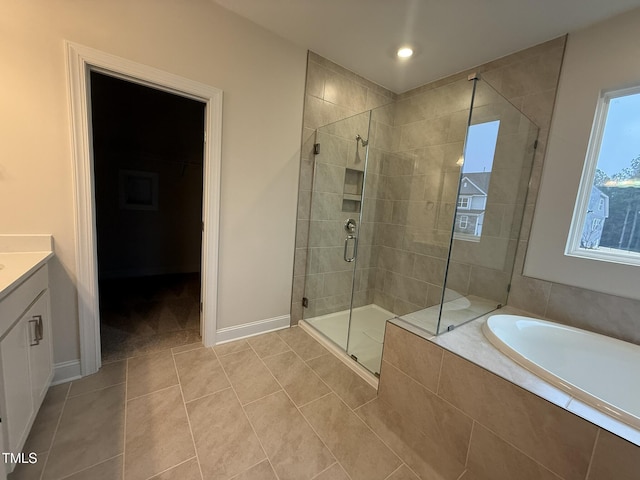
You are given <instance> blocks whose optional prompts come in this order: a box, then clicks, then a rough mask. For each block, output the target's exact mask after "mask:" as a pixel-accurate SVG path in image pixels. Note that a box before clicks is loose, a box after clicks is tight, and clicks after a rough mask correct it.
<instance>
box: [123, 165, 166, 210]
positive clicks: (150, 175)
mask: <svg viewBox="0 0 640 480" xmlns="http://www.w3.org/2000/svg"><path fill="white" fill-rule="evenodd" d="M119 184H120V185H119V187H120V188H119V190H120V195H119V196H120V208H121V209H123V210H158V173H157V172H140V171H134V170H120V172H119Z"/></svg>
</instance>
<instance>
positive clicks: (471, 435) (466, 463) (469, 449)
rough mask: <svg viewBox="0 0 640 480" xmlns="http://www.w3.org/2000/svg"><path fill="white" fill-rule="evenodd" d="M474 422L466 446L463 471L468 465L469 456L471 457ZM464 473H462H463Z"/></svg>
mask: <svg viewBox="0 0 640 480" xmlns="http://www.w3.org/2000/svg"><path fill="white" fill-rule="evenodd" d="M476 423H477V422H476V421H475V419H473V423H472V424H471V433H470V434H469V443H468V444H467V454H466V455H465V457H464V469H465V471H466V470H467V468H468V465H469V456H470V455H471V440H472V439H473V430H474V429H475V428H476ZM463 473H464V472H463Z"/></svg>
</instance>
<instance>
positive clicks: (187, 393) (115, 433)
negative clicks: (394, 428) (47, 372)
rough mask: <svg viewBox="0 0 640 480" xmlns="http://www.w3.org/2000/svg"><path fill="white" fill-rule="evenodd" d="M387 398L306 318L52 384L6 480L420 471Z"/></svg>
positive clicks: (397, 475) (373, 477)
mask: <svg viewBox="0 0 640 480" xmlns="http://www.w3.org/2000/svg"><path fill="white" fill-rule="evenodd" d="M379 402H380V401H379V400H378V399H377V396H376V391H375V389H374V388H372V387H371V386H370V385H369V384H367V383H366V382H365V381H364V380H363V379H362V378H360V377H359V376H358V375H356V374H355V373H354V372H353V371H352V370H350V369H349V368H348V367H347V366H345V365H344V364H343V363H342V362H341V361H340V360H338V359H337V358H336V357H335V356H333V354H331V353H330V352H329V351H328V350H326V349H325V348H324V347H323V346H321V345H320V344H319V343H318V342H316V340H314V339H313V338H312V337H310V336H309V335H308V334H307V333H305V332H304V331H303V330H302V329H300V328H298V327H294V328H290V329H286V330H280V331H278V332H272V333H267V334H264V335H260V336H256V337H252V338H249V339H247V340H239V341H236V342H232V343H228V344H224V345H219V346H216V347H214V348H204V347H202V346H201V345H200V344H197V343H196V344H190V345H185V346H181V347H177V348H172V349H167V350H162V351H159V352H154V353H151V354H146V355H143V356H134V357H130V358H128V359H126V360H122V361H116V362H112V363H108V364H105V365H104V366H103V368H102V369H101V370H100V372H98V373H97V374H95V375H92V376H90V377H86V378H83V379H81V380H78V381H74V382H70V383H66V384H62V385H57V386H54V387H51V388H50V389H49V392H48V393H47V396H46V398H45V401H44V404H43V406H42V408H41V410H40V412H39V414H38V417H37V419H36V422H35V424H34V427H33V429H32V432H31V435H30V436H29V439H28V440H27V444H26V446H25V449H24V451H25V452H32V451H33V452H37V453H38V459H39V461H38V463H36V464H34V465H19V466H18V467H17V468H16V471H15V472H14V473H13V474H12V475H11V476H10V477H9V478H10V480H25V479H28V480H30V479H34V480H35V479H38V480H57V479H69V480H83V479H91V480H170V479H180V480H196V479H197V480H202V479H233V480H252V479H253V480H271V479H272V480H289V479H291V480H302V479H316V480H349V479H351V480H385V479H388V480H402V479H412V480H415V479H418V478H419V477H418V476H417V475H416V473H415V471H414V470H412V469H411V468H409V467H408V465H407V464H406V463H405V462H403V460H402V457H405V456H406V455H405V453H406V452H407V451H408V450H409V449H408V448H407V446H406V445H404V444H402V442H401V441H400V440H399V439H398V438H397V436H389V435H386V434H385V432H387V433H388V432H389V428H388V427H387V426H385V425H386V424H387V423H388V419H387V418H386V416H388V409H387V408H386V406H384V405H381V404H380V403H379ZM377 412H379V413H377ZM383 439H384V441H383ZM408 462H409V463H412V462H411V461H409V460H408ZM425 478H426V477H425Z"/></svg>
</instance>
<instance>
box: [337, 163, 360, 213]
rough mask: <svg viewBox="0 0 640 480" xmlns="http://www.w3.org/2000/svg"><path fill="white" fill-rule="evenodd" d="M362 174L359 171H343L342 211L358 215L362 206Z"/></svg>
mask: <svg viewBox="0 0 640 480" xmlns="http://www.w3.org/2000/svg"><path fill="white" fill-rule="evenodd" d="M363 185H364V172H363V171H361V170H353V169H351V168H347V169H345V174H344V188H343V190H342V211H343V212H345V213H346V212H348V213H359V212H360V207H361V205H362V186H363Z"/></svg>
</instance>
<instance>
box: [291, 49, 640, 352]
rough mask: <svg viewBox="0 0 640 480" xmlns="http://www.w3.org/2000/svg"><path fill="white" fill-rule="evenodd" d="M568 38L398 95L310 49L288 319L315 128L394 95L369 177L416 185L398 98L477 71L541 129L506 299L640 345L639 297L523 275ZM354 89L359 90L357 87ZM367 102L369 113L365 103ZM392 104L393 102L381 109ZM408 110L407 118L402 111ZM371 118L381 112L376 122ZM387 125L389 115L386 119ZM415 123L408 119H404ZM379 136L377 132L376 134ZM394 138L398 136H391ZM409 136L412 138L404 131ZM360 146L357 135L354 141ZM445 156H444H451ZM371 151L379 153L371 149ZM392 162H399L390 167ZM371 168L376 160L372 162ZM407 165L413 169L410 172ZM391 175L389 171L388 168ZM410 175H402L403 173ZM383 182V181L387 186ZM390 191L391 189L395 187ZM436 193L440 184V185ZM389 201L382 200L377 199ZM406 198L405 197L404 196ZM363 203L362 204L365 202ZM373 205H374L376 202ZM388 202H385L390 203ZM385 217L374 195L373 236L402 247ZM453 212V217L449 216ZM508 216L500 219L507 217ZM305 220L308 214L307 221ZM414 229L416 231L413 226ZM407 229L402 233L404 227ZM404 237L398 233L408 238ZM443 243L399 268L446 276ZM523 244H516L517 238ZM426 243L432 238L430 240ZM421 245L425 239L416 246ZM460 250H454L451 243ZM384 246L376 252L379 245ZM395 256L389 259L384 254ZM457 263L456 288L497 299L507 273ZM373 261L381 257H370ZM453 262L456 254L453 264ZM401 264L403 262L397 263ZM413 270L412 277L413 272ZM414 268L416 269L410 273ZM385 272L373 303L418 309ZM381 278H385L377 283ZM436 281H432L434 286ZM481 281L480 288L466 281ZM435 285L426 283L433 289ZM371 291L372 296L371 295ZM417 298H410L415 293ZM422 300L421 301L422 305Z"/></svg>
mask: <svg viewBox="0 0 640 480" xmlns="http://www.w3.org/2000/svg"><path fill="white" fill-rule="evenodd" d="M565 42H566V38H565V37H561V38H558V39H555V40H552V41H549V42H546V43H543V44H541V45H538V46H535V47H532V48H529V49H527V50H523V51H521V52H518V53H515V54H512V55H509V56H507V57H504V58H501V59H498V60H495V61H493V62H490V63H487V64H485V65H481V66H479V67H476V68H473V69H470V70H469V71H465V72H461V73H459V74H456V75H453V76H451V77H447V78H445V79H442V80H439V81H437V82H433V83H430V84H427V85H424V86H422V87H418V88H416V89H414V90H411V91H409V92H405V93H403V94H401V95H394V94H393V93H391V92H388V91H386V90H384V89H382V88H381V87H379V86H377V85H375V84H372V83H370V82H368V81H367V80H364V79H362V78H361V77H357V76H356V75H354V74H353V73H351V72H349V71H347V70H344V69H342V68H341V67H338V66H336V65H335V64H332V63H331V62H328V61H327V60H325V59H323V58H322V57H319V56H318V55H315V54H312V53H311V54H310V57H309V70H308V75H307V95H306V100H305V102H306V103H305V120H304V125H305V129H304V132H303V140H304V141H305V142H306V143H305V144H304V145H305V148H303V153H302V157H303V158H302V160H301V181H300V197H299V207H298V217H299V220H298V227H297V236H296V262H295V269H294V275H295V277H294V291H293V298H292V310H291V314H292V316H291V318H292V323H297V321H298V320H299V319H300V318H302V307H301V303H300V302H301V298H302V296H303V293H304V273H305V265H306V254H307V248H306V241H307V236H308V227H309V222H308V218H309V208H310V190H311V177H312V174H311V173H312V165H313V155H312V154H311V145H312V144H313V129H314V128H316V127H318V126H321V125H325V124H328V123H330V122H332V121H336V120H339V119H341V118H346V117H348V116H350V115H351V114H354V113H358V112H360V111H364V110H366V109H368V108H375V106H378V105H383V104H388V103H392V102H394V101H395V103H396V104H395V106H394V107H395V110H396V112H398V111H400V113H396V112H393V113H394V115H395V117H394V120H393V128H392V129H387V130H386V132H385V133H386V141H387V142H389V143H390V145H389V144H388V145H387V146H386V147H384V148H381V145H380V144H375V145H374V147H377V148H379V149H380V150H382V152H378V157H377V158H378V160H379V161H380V162H381V163H380V165H379V166H378V167H377V168H378V170H377V171H373V170H372V174H378V175H380V176H381V177H382V178H379V179H378V185H377V186H378V188H384V187H383V185H386V188H387V189H397V188H399V187H397V186H396V184H394V182H398V183H402V182H405V183H406V182H407V181H409V182H411V180H410V179H411V178H412V177H413V176H415V175H420V174H423V172H422V171H421V170H420V168H422V167H418V169H417V170H415V168H416V163H413V167H411V165H412V162H411V160H410V159H408V158H406V157H403V156H402V155H395V153H397V151H396V148H397V147H398V146H399V145H400V143H397V144H395V143H393V142H401V140H399V138H401V137H398V136H397V135H395V134H394V133H395V132H394V131H393V129H397V128H401V127H399V125H400V124H401V123H402V122H403V121H404V120H403V118H407V113H403V112H402V108H403V107H402V105H403V104H404V103H405V102H407V103H410V102H411V100H410V99H411V98H412V97H418V96H420V95H423V94H426V93H427V92H430V91H433V90H435V89H438V88H439V87H443V86H447V85H452V84H454V82H457V81H459V80H464V79H466V78H467V76H468V74H469V73H472V72H477V73H480V75H481V77H482V78H484V79H485V80H486V81H487V82H489V83H490V84H491V85H492V86H493V87H494V88H496V89H497V90H498V91H499V92H500V93H501V94H502V95H503V96H505V97H506V98H507V99H508V100H509V101H510V102H511V103H512V104H513V105H515V106H516V107H517V108H519V109H520V110H521V111H522V112H524V113H525V114H526V115H527V116H528V117H529V118H531V119H532V120H533V121H534V122H535V123H536V125H538V126H539V127H540V135H539V138H538V140H539V142H538V148H537V150H536V153H535V157H534V163H533V170H532V174H531V180H530V183H529V192H528V195H527V198H526V205H525V214H524V219H523V221H522V226H521V230H520V232H519V235H518V234H517V233H516V232H518V227H519V225H518V224H516V225H514V227H513V230H512V232H513V233H512V234H510V240H511V241H510V242H509V243H510V246H509V248H516V255H515V258H516V260H515V266H514V271H513V276H512V278H511V292H510V294H509V297H508V304H509V305H512V306H514V307H517V308H520V309H522V310H525V311H528V312H531V313H533V314H536V315H540V316H544V317H547V318H550V319H553V320H557V321H560V322H562V323H566V324H571V325H574V326H578V327H583V328H587V329H589V330H594V331H597V332H601V333H604V334H607V335H610V336H614V337H618V338H623V339H625V340H628V341H632V342H635V343H640V329H638V328H637V319H636V318H635V316H636V315H637V314H636V312H638V311H640V302H639V301H636V300H630V299H625V298H621V297H616V296H613V295H607V294H603V293H598V292H593V291H591V290H586V289H581V288H577V287H571V286H567V285H562V284H557V283H552V282H547V281H543V280H538V279H534V278H530V277H525V276H523V275H522V270H523V265H524V257H525V254H526V249H527V242H528V238H529V231H530V228H531V222H532V220H533V212H534V209H535V202H536V199H537V193H538V189H539V186H540V179H541V173H542V166H543V162H544V157H545V151H546V143H547V138H548V134H549V126H550V123H551V114H552V112H553V105H554V100H555V95H556V89H557V83H558V78H559V73H560V67H561V64H562V57H563V53H564V45H565ZM327 84H328V85H331V88H330V89H328V90H327V89H326V88H325V86H326V85H327ZM354 92H359V93H357V94H354ZM361 107H364V108H363V110H359V108H361ZM385 110H387V109H385ZM403 116H404V117H403ZM374 120H375V119H374ZM386 122H387V123H389V121H388V120H386ZM407 123H409V122H407ZM372 134H373V135H374V139H375V136H376V132H375V131H374V132H372ZM394 138H395V140H394ZM405 138H408V137H407V136H406V135H405ZM354 143H355V142H354ZM451 148H452V150H451V151H450V152H449V153H448V158H449V161H454V158H455V160H457V158H456V157H455V150H456V148H457V147H453V146H452V147H451ZM445 155H446V154H445ZM372 158H376V155H373V156H372ZM394 163H396V165H395V166H394V165H393V164H394ZM371 165H372V166H373V165H374V164H373V163H372V164H371ZM411 168H413V169H414V170H413V171H411ZM390 174H392V175H390ZM396 174H397V176H405V178H404V179H401V180H390V179H385V178H384V177H385V176H386V177H393V176H396ZM405 174H406V175H405ZM385 182H386V183H385ZM389 191H390V190H389ZM434 191H435V190H434ZM375 195H378V196H380V195H383V196H384V195H387V193H384V192H383V193H380V192H378V193H375ZM379 200H383V199H379ZM398 201H408V200H398ZM365 208H366V207H365ZM372 208H374V207H372ZM385 208H386V209H385ZM385 215H393V210H391V213H389V210H388V206H387V207H385V203H384V202H381V201H377V202H376V206H375V217H376V219H377V221H378V224H377V225H376V234H375V235H374V238H373V242H374V245H380V246H381V247H384V249H386V248H390V249H396V250H398V248H397V247H398V246H399V245H400V243H399V242H401V240H400V238H399V236H400V230H398V229H396V228H395V227H393V226H389V225H390V224H389V222H385V221H383V220H385V219H386V218H387V217H385ZM449 218H451V217H449ZM504 218H506V217H504V216H503V217H502V218H501V219H500V220H499V221H498V219H495V221H496V222H498V223H499V222H502V221H503V220H504ZM305 219H307V220H306V221H305ZM409 231H410V232H411V230H409ZM404 233H405V234H406V230H405V232H404ZM405 243H406V240H404V239H403V240H402V244H403V245H404V244H405ZM439 243H440V244H441V242H438V241H435V239H434V241H433V242H432V243H431V245H433V246H435V247H436V248H433V249H430V250H428V251H427V250H422V251H421V252H420V255H421V256H424V258H422V257H421V258H420V262H423V263H424V265H420V266H417V265H416V264H415V263H411V262H406V263H405V264H404V266H403V267H402V268H403V269H404V270H403V272H405V273H407V275H404V276H405V277H406V278H412V277H413V278H414V280H415V279H417V280H419V281H425V280H426V282H425V283H428V284H431V285H436V286H437V282H436V281H435V278H438V277H441V271H442V269H443V268H444V263H443V260H442V258H443V254H442V249H441V248H438V244H439ZM516 243H517V245H516ZM427 245H428V244H427ZM420 247H421V248H423V245H420ZM454 248H455V247H454ZM382 252H383V253H382V254H380V255H374V258H373V259H372V263H371V264H370V265H368V267H370V268H374V267H378V271H381V270H386V269H385V268H384V267H385V266H386V265H389V264H390V262H392V261H393V259H392V258H390V257H391V256H389V254H388V253H384V252H385V250H382ZM378 253H380V251H378ZM387 257H389V258H387ZM453 257H454V258H453V260H454V263H453V268H452V270H450V276H449V280H450V281H451V282H452V283H451V284H450V285H451V286H452V288H455V289H456V290H458V291H460V292H461V293H471V294H476V295H479V296H485V297H489V298H491V296H492V295H494V293H493V292H492V290H493V286H495V285H500V289H502V288H503V286H504V281H505V279H504V278H503V276H502V275H501V274H500V273H499V272H497V271H496V269H491V268H475V269H472V268H470V267H469V266H468V264H467V263H465V262H464V261H461V260H463V258H462V257H458V256H457V251H456V250H454V252H453ZM376 260H377V262H378V263H377V264H374V263H373V262H374V261H376ZM456 260H460V261H457V262H456ZM394 268H396V269H397V268H400V267H394ZM414 270H415V275H414ZM410 271H411V273H409V272H410ZM417 275H423V276H424V275H427V276H429V277H428V278H423V279H420V278H415V277H416V276H417ZM384 276H385V274H384V273H381V274H377V275H376V277H377V281H376V283H375V287H376V293H374V300H376V301H377V302H380V303H381V305H382V306H386V307H387V308H391V307H393V309H397V310H398V311H397V312H394V313H399V314H401V313H404V312H405V311H407V310H406V309H409V308H414V307H413V306H412V305H413V304H414V302H412V301H410V300H411V299H409V298H407V297H408V294H404V295H405V297H402V296H398V295H396V296H394V295H390V292H391V293H393V292H394V290H390V289H389V287H387V289H386V291H385V283H384ZM381 277H382V280H381ZM399 282H402V281H401V280H398V277H396V279H395V281H393V282H392V283H389V285H390V286H393V288H394V289H395V291H397V292H399V291H400V288H399V287H398V286H399V285H402V283H399ZM432 282H433V283H432ZM465 285H466V286H467V287H469V286H473V285H477V286H478V288H480V290H479V291H477V290H475V291H474V290H472V289H469V288H467V290H465V288H464V287H465ZM428 292H429V289H428V288H427V294H428ZM431 292H434V293H432V294H431V295H429V294H428V295H429V300H432V298H433V297H434V296H435V297H437V295H435V293H437V289H436V288H431ZM366 295H370V293H367V294H366ZM411 298H413V295H412V297H411ZM416 303H417V302H416Z"/></svg>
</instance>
